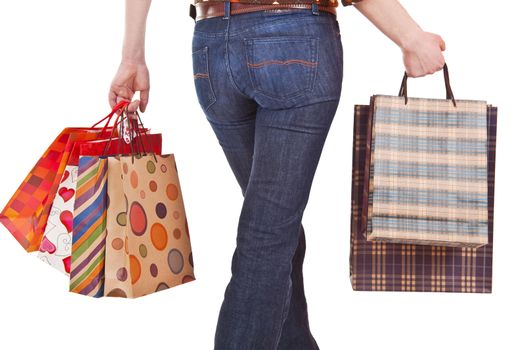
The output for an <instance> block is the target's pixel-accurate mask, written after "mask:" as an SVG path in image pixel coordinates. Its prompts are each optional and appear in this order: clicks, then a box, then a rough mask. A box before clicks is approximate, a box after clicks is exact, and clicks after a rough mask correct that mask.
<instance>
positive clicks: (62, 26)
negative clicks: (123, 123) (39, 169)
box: [0, 0, 525, 350]
mask: <svg viewBox="0 0 525 350" xmlns="http://www.w3.org/2000/svg"><path fill="white" fill-rule="evenodd" d="M402 3H403V4H404V5H405V7H406V8H407V9H408V10H409V12H410V13H411V14H412V16H413V17H414V18H415V19H416V21H418V23H420V25H421V26H422V28H423V29H425V30H427V31H431V32H436V33H439V34H440V35H442V37H443V38H444V39H445V41H446V44H447V50H446V52H445V55H446V60H447V62H448V65H449V69H450V74H451V82H452V88H453V90H454V93H455V95H456V98H458V99H479V100H488V102H489V103H492V104H494V105H497V106H499V125H498V143H497V170H496V206H495V236H494V237H495V239H494V244H495V251H494V259H495V261H494V288H493V293H492V294H491V295H481V294H452V293H398V292H354V291H352V289H351V285H350V281H349V278H348V256H349V237H350V189H351V164H352V163H351V150H352V119H353V106H354V104H356V103H368V100H369V97H370V95H371V94H374V93H383V94H396V93H397V90H398V88H399V84H400V82H401V78H402V74H403V65H402V60H401V53H400V50H399V49H398V48H397V47H396V46H395V44H393V43H392V42H391V41H389V39H387V38H386V37H385V36H383V35H382V34H381V32H379V31H378V30H377V29H376V28H375V27H374V26H373V25H371V24H370V22H368V21H367V20H366V18H364V17H363V16H362V15H361V14H360V13H359V12H358V11H357V10H356V9H355V8H352V7H344V8H343V6H340V7H339V9H338V11H339V15H338V18H339V22H340V24H341V33H342V40H343V45H344V56H345V72H344V75H345V79H344V87H343V97H342V100H341V103H340V107H339V109H338V112H337V115H336V117H335V119H334V122H333V124H332V129H331V131H330V133H329V136H328V139H327V141H326V145H325V148H324V152H323V156H322V158H321V161H320V163H319V167H318V170H317V173H316V177H315V179H314V184H313V187H312V192H311V196H310V200H309V204H308V206H307V208H306V211H305V214H304V221H303V223H304V226H305V229H306V235H307V256H306V261H305V264H304V274H305V285H306V294H307V300H308V305H309V313H310V322H311V329H312V332H313V334H314V336H315V337H316V339H317V341H318V343H319V345H320V348H321V349H336V350H337V349H359V348H365V347H366V348H367V349H384V348H394V349H401V348H403V349H420V348H424V349H443V348H448V349H474V348H476V349H492V348H500V349H505V348H512V349H520V348H521V349H523V348H524V341H523V335H522V332H523V327H524V323H523V314H524V313H525V306H524V304H525V302H524V297H523V291H524V290H525V282H524V281H525V278H524V271H525V266H524V255H523V252H524V247H525V235H524V233H525V232H524V231H525V230H524V227H523V221H522V220H523V217H524V215H525V213H524V207H523V200H522V199H523V198H525V191H524V186H523V175H522V173H521V172H520V170H521V169H523V167H522V164H523V150H524V146H525V136H524V131H523V130H524V129H523V128H524V126H525V115H524V108H523V104H522V103H520V102H521V100H522V98H523V93H524V89H523V85H522V84H523V81H524V78H525V74H524V69H523V64H524V63H523V62H525V55H524V50H523V38H522V34H519V33H523V30H524V29H525V28H524V24H523V23H524V21H523V13H524V12H523V11H524V8H523V5H521V3H522V2H521V1H505V2H494V1H485V0H461V1H457V0H454V1H452V0H439V1H416V0H405V1H402ZM188 6H189V5H188V1H181V0H177V1H153V4H152V7H151V10H150V14H149V19H148V29H147V54H146V55H147V63H148V66H149V69H150V73H151V84H152V87H151V98H150V104H149V106H148V110H147V111H146V113H145V114H143V118H144V119H145V123H146V125H148V126H149V127H151V128H152V129H153V130H154V131H161V132H162V133H163V134H164V139H165V146H164V148H165V150H166V151H168V152H173V153H174V154H175V156H176V160H177V164H178V168H179V176H180V180H181V184H182V190H183V194H184V200H185V206H186V210H187V215H188V223H189V228H190V232H191V237H192V245H193V251H194V261H195V274H196V277H197V280H196V281H194V282H191V283H188V284H185V285H182V286H178V287H175V288H173V289H170V290H168V291H164V292H161V293H156V294H152V295H150V296H147V297H144V298H140V299H136V300H126V299H117V298H102V299H92V298H87V297H84V296H79V295H75V294H72V293H69V292H68V279H67V277H66V276H65V275H62V274H60V273H58V272H56V271H55V270H53V269H52V268H50V267H49V266H46V265H45V264H43V263H42V262H41V261H39V260H38V259H37V258H36V255H30V254H26V253H25V252H24V250H23V249H21V247H20V246H19V245H18V243H17V242H16V241H15V239H14V238H13V237H12V236H11V235H10V234H9V233H8V231H7V230H5V229H4V228H3V227H1V228H0V252H1V254H0V272H1V277H0V278H1V282H0V348H1V349H22V348H23V349H29V348H42V349H79V350H80V349H117V348H118V349H167V348H170V349H199V350H200V349H212V348H213V337H214V332H215V325H216V320H217V315H218V311H219V308H220V305H221V302H222V297H223V293H224V288H225V286H226V284H227V282H228V280H229V277H230V262H231V255H232V253H233V249H234V244H235V235H236V227H237V220H238V215H239V213H240V208H241V205H242V196H241V192H240V189H239V188H238V185H237V183H236V181H235V179H234V176H233V174H232V172H231V170H230V168H229V167H228V164H227V162H226V158H225V157H224V155H223V153H222V150H221V148H220V145H219V144H218V142H217V141H216V138H215V135H214V133H213V131H212V129H211V127H210V126H209V124H208V122H207V121H206V119H205V117H204V114H203V113H202V111H201V110H200V107H199V105H198V102H197V99H196V95H195V91H194V85H193V78H192V63H191V54H190V53H191V39H192V30H193V25H194V22H193V20H192V19H191V18H190V17H189V16H188ZM123 21H124V1H107V0H105V1H102V0H91V1H71V0H55V1H40V0H17V1H1V2H0V115H1V117H2V124H3V126H2V133H1V137H0V149H2V165H1V172H0V174H1V175H0V176H1V185H0V201H1V202H2V203H1V204H2V206H3V204H4V203H6V202H7V200H8V199H9V198H10V196H11V195H12V193H13V192H14V190H15V189H16V188H17V187H18V185H19V184H20V182H21V181H22V179H23V178H24V176H25V175H26V174H27V172H28V171H29V170H30V169H31V167H32V165H33V164H34V163H35V162H36V160H37V158H38V157H39V156H40V155H41V154H42V152H43V151H44V150H45V148H46V147H47V146H48V145H49V143H50V142H51V141H52V139H53V138H54V137H55V136H56V135H57V133H58V132H59V131H60V130H61V129H62V128H63V127H65V126H86V125H90V124H91V123H92V122H93V121H95V120H98V119H100V118H101V117H103V116H105V115H106V114H107V112H108V111H109V108H108V102H107V97H106V96H107V93H108V88H109V84H110V82H111V79H112V78H113V76H114V73H115V72H116V69H117V66H118V63H119V61H120V52H121V43H122V38H123V29H124V27H123ZM442 79H443V78H442V74H441V72H440V73H438V74H435V75H432V76H428V77H425V78H418V79H410V80H409V84H410V87H409V92H410V93H411V95H412V96H416V95H417V96H420V97H442V96H443V95H444V92H445V91H444V86H443V80H442Z"/></svg>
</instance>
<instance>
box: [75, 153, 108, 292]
mask: <svg viewBox="0 0 525 350" xmlns="http://www.w3.org/2000/svg"><path fill="white" fill-rule="evenodd" d="M107 163H108V161H107V158H99V157H80V160H79V164H78V181H77V186H76V198H75V203H74V214H73V234H72V243H73V244H72V252H71V272H70V274H69V279H70V284H69V288H70V291H71V292H74V293H78V294H84V295H89V296H93V297H101V296H102V295H103V292H104V289H103V288H104V280H103V278H104V247H105V238H106V209H107V202H106V196H107V192H106V190H107Z"/></svg>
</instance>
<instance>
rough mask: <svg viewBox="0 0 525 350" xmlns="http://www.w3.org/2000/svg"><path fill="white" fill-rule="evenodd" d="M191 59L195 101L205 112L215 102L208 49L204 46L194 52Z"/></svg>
mask: <svg viewBox="0 0 525 350" xmlns="http://www.w3.org/2000/svg"><path fill="white" fill-rule="evenodd" d="M192 59H193V80H194V82H195V90H196V92H197V99H198V100H199V103H200V105H201V107H202V108H203V109H204V110H207V109H208V108H210V107H211V105H212V104H213V103H214V102H215V101H216V100H217V98H216V96H215V93H214V91H213V87H212V85H211V80H210V72H209V63H208V47H207V46H204V47H203V48H202V49H199V50H197V51H194V52H193V53H192Z"/></svg>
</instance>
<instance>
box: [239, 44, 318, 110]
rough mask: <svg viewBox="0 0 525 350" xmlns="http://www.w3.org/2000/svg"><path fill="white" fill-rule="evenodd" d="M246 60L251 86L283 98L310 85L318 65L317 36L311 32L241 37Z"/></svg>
mask: <svg viewBox="0 0 525 350" xmlns="http://www.w3.org/2000/svg"><path fill="white" fill-rule="evenodd" d="M244 48H245V54H246V61H247V62H246V63H247V66H248V71H249V75H250V79H251V82H252V86H253V89H254V90H255V92H258V93H260V94H263V95H265V96H268V97H271V98H274V99H278V100H286V99H289V98H293V97H298V96H300V95H302V94H305V93H307V92H309V91H311V90H312V89H313V86H314V82H315V77H316V73H317V65H318V52H317V50H318V39H317V38H315V37H311V36H272V37H254V38H245V39H244Z"/></svg>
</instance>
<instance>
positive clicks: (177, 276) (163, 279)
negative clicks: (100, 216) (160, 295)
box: [104, 154, 195, 298]
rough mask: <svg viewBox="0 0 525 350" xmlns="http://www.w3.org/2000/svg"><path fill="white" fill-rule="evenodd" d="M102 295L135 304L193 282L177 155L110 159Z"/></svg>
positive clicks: (190, 252)
mask: <svg viewBox="0 0 525 350" xmlns="http://www.w3.org/2000/svg"><path fill="white" fill-rule="evenodd" d="M108 198H109V205H108V210H107V237H106V239H107V241H106V258H105V281H104V283H105V285H104V295H105V296H112V297H124V298H136V297H140V296H144V295H147V294H151V293H154V292H158V291H161V290H165V289H168V288H170V287H174V286H177V285H180V284H183V283H187V282H190V281H193V280H195V275H194V272H193V256H192V250H191V243H190V236H189V230H188V221H187V219H186V214H185V209H184V202H183V197H182V192H181V187H180V182H179V178H178V173H177V167H176V163H175V158H174V155H173V154H167V155H162V156H157V157H156V156H154V155H150V154H148V155H145V156H141V157H139V158H135V159H133V157H132V156H123V157H109V158H108Z"/></svg>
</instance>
